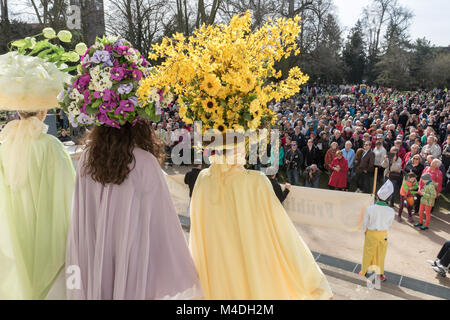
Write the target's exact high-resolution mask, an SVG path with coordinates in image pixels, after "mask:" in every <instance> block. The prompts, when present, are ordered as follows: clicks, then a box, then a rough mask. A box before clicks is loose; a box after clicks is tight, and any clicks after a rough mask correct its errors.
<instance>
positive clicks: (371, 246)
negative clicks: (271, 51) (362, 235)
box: [361, 230, 387, 275]
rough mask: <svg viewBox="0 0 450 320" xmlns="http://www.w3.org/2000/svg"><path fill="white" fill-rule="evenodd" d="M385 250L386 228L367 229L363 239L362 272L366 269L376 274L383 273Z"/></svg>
mask: <svg viewBox="0 0 450 320" xmlns="http://www.w3.org/2000/svg"><path fill="white" fill-rule="evenodd" d="M386 251H387V230H384V231H377V230H367V232H366V239H365V241H364V253H363V263H362V266H361V272H362V274H363V275H364V274H366V272H367V271H368V270H370V271H372V272H375V273H377V274H384V259H385V258H386Z"/></svg>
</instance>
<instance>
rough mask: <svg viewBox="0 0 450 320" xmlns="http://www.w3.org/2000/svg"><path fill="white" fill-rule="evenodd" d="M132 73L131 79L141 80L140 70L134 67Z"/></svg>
mask: <svg viewBox="0 0 450 320" xmlns="http://www.w3.org/2000/svg"><path fill="white" fill-rule="evenodd" d="M132 74H133V79H134V80H136V81H141V79H142V71H140V70H136V69H135V70H133V72H132Z"/></svg>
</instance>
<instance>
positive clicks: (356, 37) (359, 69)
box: [342, 20, 367, 83]
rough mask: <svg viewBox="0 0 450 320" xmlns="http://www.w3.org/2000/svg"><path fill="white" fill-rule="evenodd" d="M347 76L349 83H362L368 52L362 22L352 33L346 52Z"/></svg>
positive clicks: (343, 55)
mask: <svg viewBox="0 0 450 320" xmlns="http://www.w3.org/2000/svg"><path fill="white" fill-rule="evenodd" d="M342 58H343V61H344V68H345V76H346V80H347V82H349V83H361V82H362V80H363V77H364V71H365V67H366V60H367V59H366V52H365V43H364V38H363V30H362V24H361V21H359V20H358V22H357V23H356V25H355V27H353V29H352V30H351V31H350V34H349V36H348V39H347V42H346V44H345V48H344V51H343V53H342Z"/></svg>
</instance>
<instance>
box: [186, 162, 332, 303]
mask: <svg viewBox="0 0 450 320" xmlns="http://www.w3.org/2000/svg"><path fill="white" fill-rule="evenodd" d="M222 160H223V159H222ZM222 160H221V159H220V157H219V156H215V157H212V159H211V166H210V167H209V168H208V169H205V170H203V171H202V172H201V173H200V175H199V177H198V180H197V182H196V184H195V187H194V191H193V194H192V200H191V208H190V214H191V232H190V248H191V252H192V255H193V258H194V262H195V265H196V267H197V270H198V273H199V277H200V281H201V284H202V287H203V290H204V292H205V296H206V298H207V299H226V300H228V299H231V300H234V299H238V300H251V299H252V300H253V299H255V300H261V299H262V300H269V299H270V300H275V299H282V300H285V299H330V298H332V296H333V294H332V292H331V289H330V286H329V284H328V282H327V279H326V278H325V276H324V274H323V273H322V271H321V270H320V268H319V266H318V265H317V264H316V262H315V260H314V257H313V255H312V254H311V251H310V250H309V249H308V247H307V246H306V244H305V243H304V242H303V240H302V238H301V237H300V235H299V234H298V232H297V230H296V229H295V227H294V225H293V223H292V221H291V220H290V219H289V217H288V215H287V213H286V211H285V210H284V208H283V206H282V205H281V203H280V201H279V200H278V198H277V197H276V195H275V193H274V191H273V188H272V185H271V184H270V181H269V180H268V178H267V177H266V176H265V175H264V174H263V173H261V172H258V171H251V170H246V169H244V167H243V166H242V165H239V164H226V163H224V162H225V161H222ZM220 163H223V164H220Z"/></svg>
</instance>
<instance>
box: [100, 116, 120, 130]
mask: <svg viewBox="0 0 450 320" xmlns="http://www.w3.org/2000/svg"><path fill="white" fill-rule="evenodd" d="M97 119H98V121H100V122H101V123H103V124H106V125H107V126H110V127H113V128H117V129H120V124H119V122H118V121H116V120H111V119H110V118H109V117H108V116H107V115H106V114H105V113H100V114H98V115H97Z"/></svg>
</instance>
